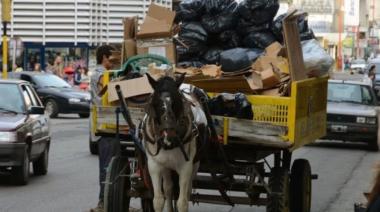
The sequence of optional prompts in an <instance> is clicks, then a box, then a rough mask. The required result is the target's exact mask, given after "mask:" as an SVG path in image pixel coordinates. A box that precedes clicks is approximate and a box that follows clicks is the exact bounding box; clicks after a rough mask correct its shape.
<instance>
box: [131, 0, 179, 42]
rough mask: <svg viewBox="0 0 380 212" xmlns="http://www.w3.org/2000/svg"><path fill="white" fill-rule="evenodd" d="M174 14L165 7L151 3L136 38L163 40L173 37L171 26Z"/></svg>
mask: <svg viewBox="0 0 380 212" xmlns="http://www.w3.org/2000/svg"><path fill="white" fill-rule="evenodd" d="M175 15H176V13H175V12H173V11H170V10H169V9H167V8H165V7H161V6H158V5H156V4H154V3H152V4H151V5H150V6H149V10H148V13H147V14H146V16H145V20H144V23H143V24H142V25H141V26H140V31H139V32H138V33H137V38H142V39H146V38H163V37H171V36H172V35H173V24H174V19H175Z"/></svg>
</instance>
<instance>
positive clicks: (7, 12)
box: [1, 0, 12, 79]
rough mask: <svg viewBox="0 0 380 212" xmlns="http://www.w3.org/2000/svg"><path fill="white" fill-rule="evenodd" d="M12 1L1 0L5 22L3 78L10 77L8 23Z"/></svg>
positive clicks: (2, 16)
mask: <svg viewBox="0 0 380 212" xmlns="http://www.w3.org/2000/svg"><path fill="white" fill-rule="evenodd" d="M11 3H12V1H11V0H1V20H2V22H3V79H7V78H8V37H7V24H8V23H10V22H11Z"/></svg>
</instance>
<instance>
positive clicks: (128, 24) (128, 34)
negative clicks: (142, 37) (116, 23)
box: [121, 16, 138, 63]
mask: <svg viewBox="0 0 380 212" xmlns="http://www.w3.org/2000/svg"><path fill="white" fill-rule="evenodd" d="M137 21H138V18H137V16H134V17H127V18H124V19H123V25H124V42H123V47H122V51H121V57H122V63H124V62H126V61H127V60H128V58H130V57H133V56H135V55H136V54H137V50H136V33H137V26H138V23H137Z"/></svg>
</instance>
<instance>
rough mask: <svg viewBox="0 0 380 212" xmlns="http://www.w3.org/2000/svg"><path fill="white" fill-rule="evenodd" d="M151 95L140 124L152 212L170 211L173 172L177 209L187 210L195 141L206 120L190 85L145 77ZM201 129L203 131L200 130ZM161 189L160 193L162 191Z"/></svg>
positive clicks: (194, 169) (195, 163) (196, 162)
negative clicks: (177, 181)
mask: <svg viewBox="0 0 380 212" xmlns="http://www.w3.org/2000/svg"><path fill="white" fill-rule="evenodd" d="M148 79H149V83H150V84H151V86H152V88H153V89H154V92H153V94H152V96H151V100H150V102H149V105H148V107H147V115H146V117H145V118H144V121H143V125H142V132H143V142H144V148H145V150H146V152H147V160H148V169H149V173H150V176H151V180H152V185H153V190H154V199H153V205H154V210H155V212H162V211H163V209H164V206H165V201H166V206H167V211H169V212H172V211H173V205H172V200H173V191H172V188H173V182H172V175H171V173H172V171H175V172H176V173H178V176H179V197H178V201H177V209H178V211H179V212H187V211H188V201H189V198H190V195H191V190H192V180H193V177H194V176H195V175H196V173H197V170H198V168H199V160H196V159H195V158H196V157H197V156H196V155H197V142H198V141H199V140H198V139H199V136H200V134H199V133H200V132H202V134H204V133H205V132H206V130H204V129H207V119H206V115H205V113H204V111H203V110H202V107H201V105H200V103H199V101H197V100H196V98H195V97H193V96H192V95H191V89H192V86H190V85H186V84H182V83H183V81H184V76H181V77H179V78H178V79H173V78H172V77H168V76H165V77H162V78H160V79H158V80H157V81H156V80H155V79H153V78H152V77H151V76H149V75H148ZM200 128H202V129H203V130H200ZM162 189H163V192H162Z"/></svg>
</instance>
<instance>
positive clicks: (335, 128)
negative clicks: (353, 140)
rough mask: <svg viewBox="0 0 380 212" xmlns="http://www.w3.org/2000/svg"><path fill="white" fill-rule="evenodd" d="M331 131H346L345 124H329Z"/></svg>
mask: <svg viewBox="0 0 380 212" xmlns="http://www.w3.org/2000/svg"><path fill="white" fill-rule="evenodd" d="M331 132H337V133H345V132H347V126H344V125H331Z"/></svg>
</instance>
